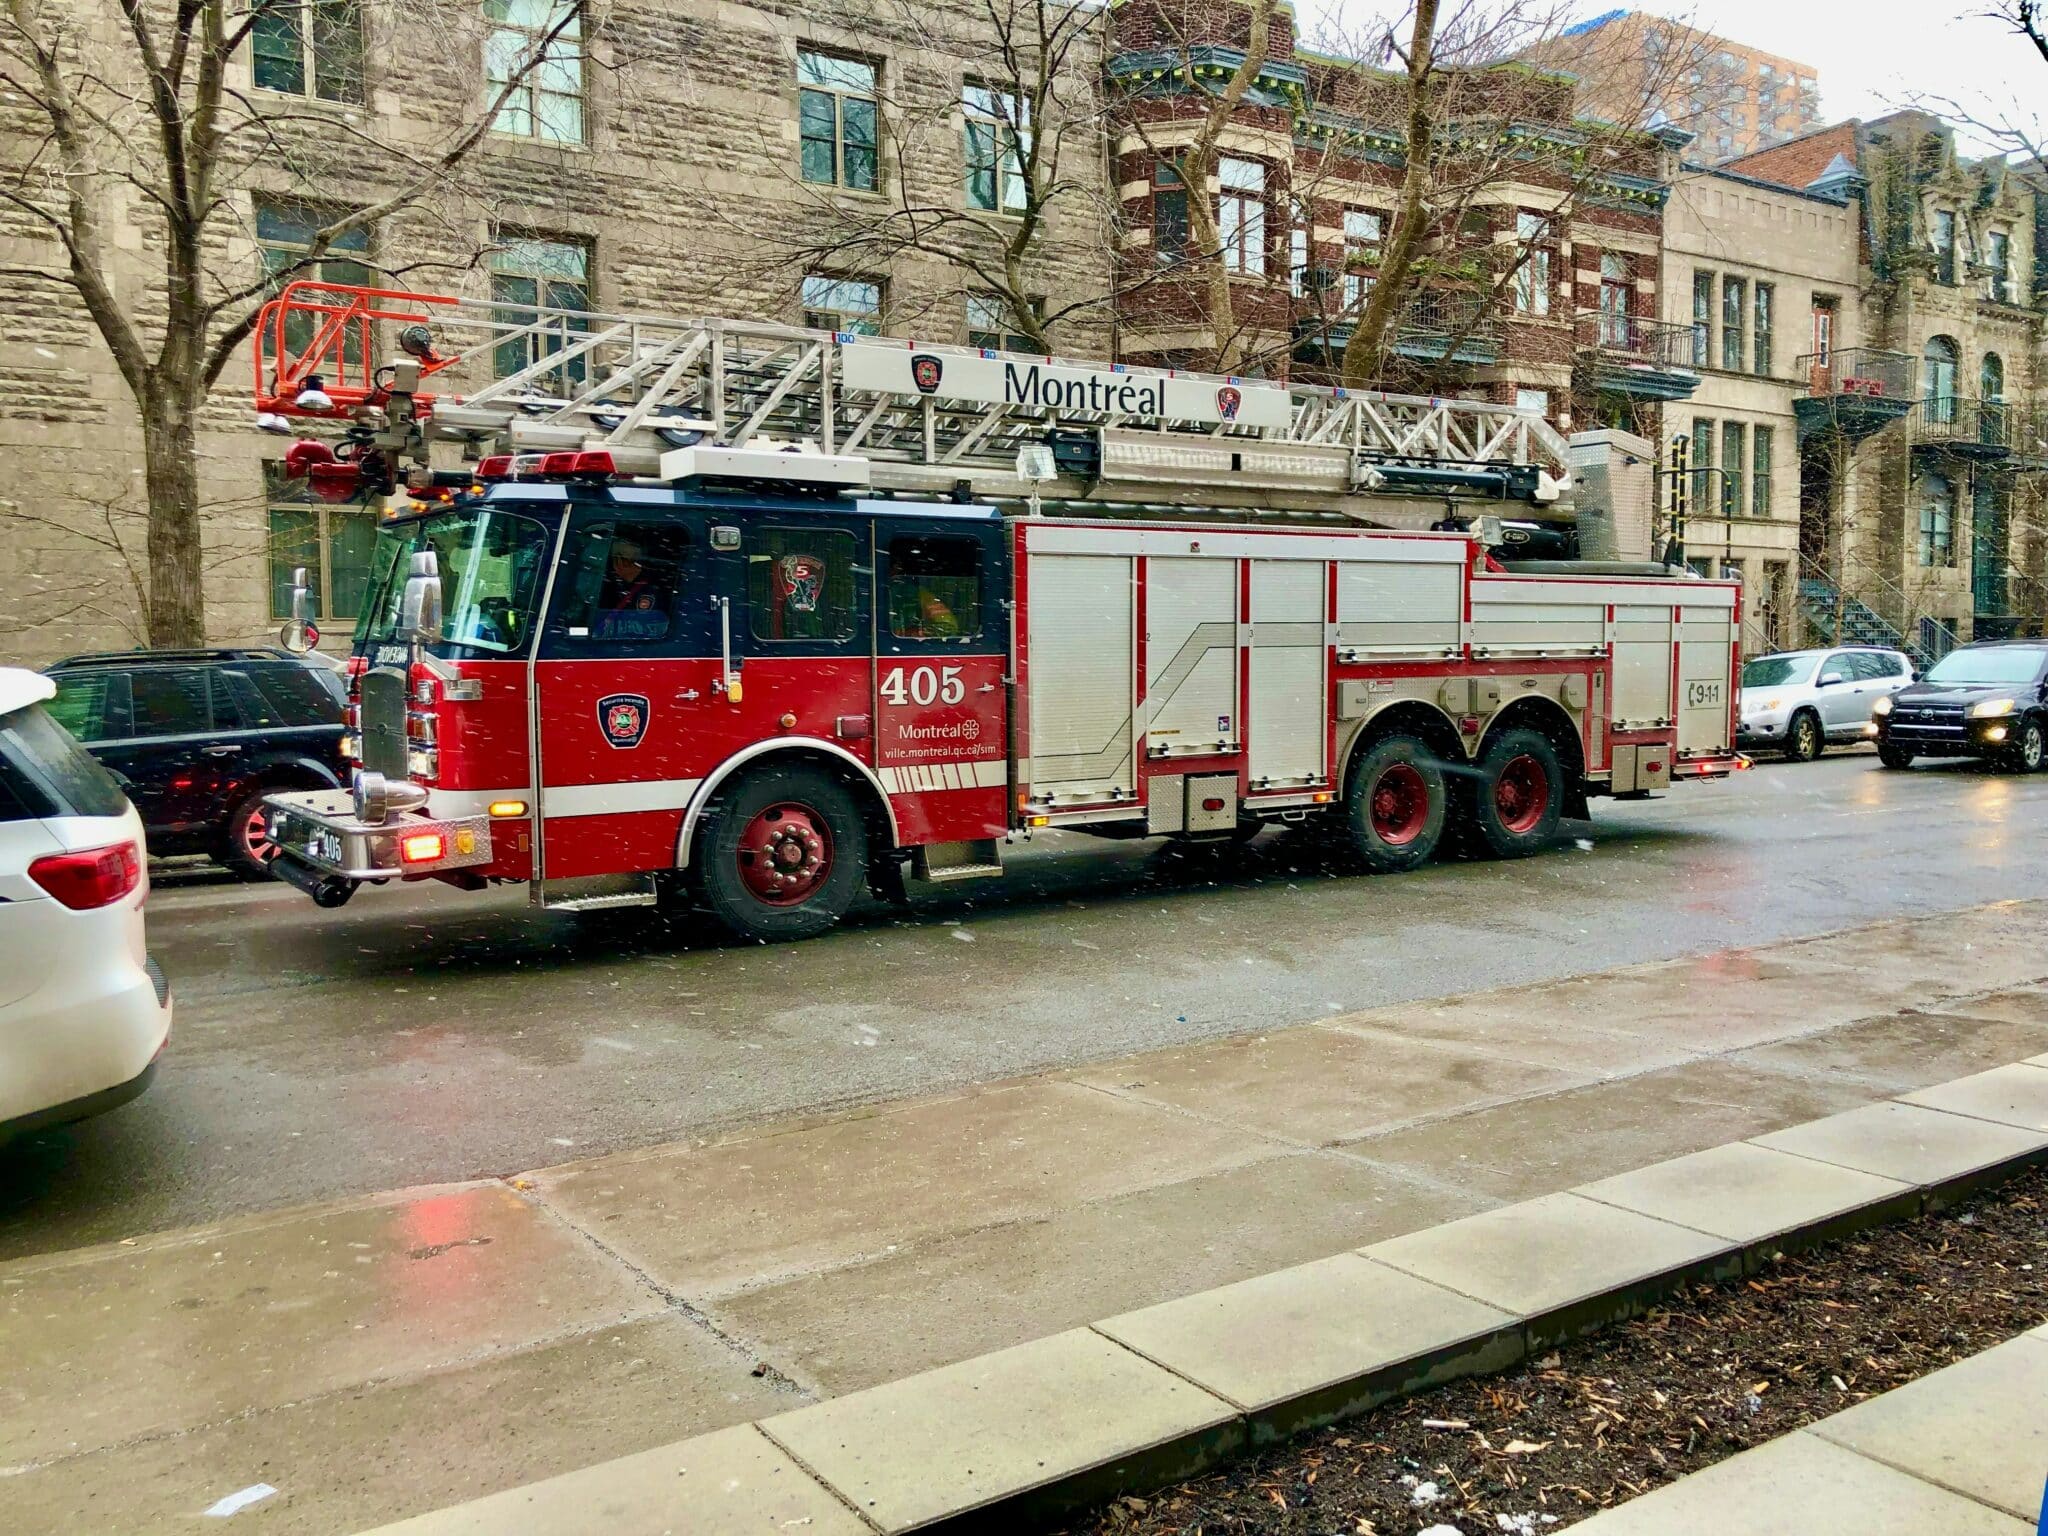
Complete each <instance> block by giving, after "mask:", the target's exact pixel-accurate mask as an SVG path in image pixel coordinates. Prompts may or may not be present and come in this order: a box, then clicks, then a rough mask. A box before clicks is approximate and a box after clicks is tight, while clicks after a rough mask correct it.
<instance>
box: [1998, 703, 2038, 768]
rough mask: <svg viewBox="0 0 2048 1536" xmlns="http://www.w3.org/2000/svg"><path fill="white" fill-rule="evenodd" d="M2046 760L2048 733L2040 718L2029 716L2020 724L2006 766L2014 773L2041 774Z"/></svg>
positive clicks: (2007, 756)
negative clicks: (2043, 728)
mask: <svg viewBox="0 0 2048 1536" xmlns="http://www.w3.org/2000/svg"><path fill="white" fill-rule="evenodd" d="M2044 760H2048V732H2044V731H2043V730H2042V727H2041V721H2040V718H2039V717H2038V716H2034V715H2029V716H2028V717H2027V718H2026V719H2024V720H2022V721H2021V722H2020V725H2019V734H2018V735H2017V736H2015V737H2014V738H2013V743H2012V750H2011V751H2010V752H2009V753H2007V755H2006V760H2005V761H2006V766H2007V767H2008V768H2010V769H2012V771H2013V772H2014V773H2039V772H2040V771H2041V767H2042V764H2043V762H2044Z"/></svg>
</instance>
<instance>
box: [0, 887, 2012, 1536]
mask: <svg viewBox="0 0 2048 1536" xmlns="http://www.w3.org/2000/svg"><path fill="white" fill-rule="evenodd" d="M2044 916H2048V912H2044V904H2034V903H2029V904H2010V903H2008V904H2002V905H1999V906H1994V907H1990V908H1981V909H1976V910H1973V911H1970V912H1966V913H1961V914H1954V915H1951V916H1948V917H1943V918H1938V919H1925V920H1915V921H1911V922H1903V923H1893V924H1885V925H1881V926H1878V927H1875V928H1867V929H1860V930H1854V931H1851V932H1849V933H1846V934H1839V935H1831V936H1826V937H1824V938H1821V939H1817V940H1808V941H1801V942H1798V943H1793V944H1787V945H1778V946H1772V947H1770V948H1767V949H1759V950H1748V951H1731V952H1724V953H1721V954H1716V955H1710V956H1705V957H1700V958H1697V959H1692V960H1686V961H1680V962H1673V963H1670V964H1664V965H1653V966H1642V967H1634V968H1630V969H1626V970H1621V971H1615V972H1609V973H1604V974H1602V975H1598V976H1593V977H1587V978H1581V979H1577V980H1573V981H1568V982H1559V983H1551V984H1547V985H1543V986H1536V987H1526V988H1515V989H1508V990H1504V991H1501V992H1497V993H1490V994H1478V995H1475V996H1471V997H1466V998H1459V999H1453V1000H1450V1001H1447V1002H1445V1003H1442V1004H1438V1005H1427V1004H1425V1005H1416V1006H1408V1007H1401V1008H1392V1009H1385V1010H1377V1011H1374V1012H1371V1013H1364V1014H1353V1015H1346V1016H1344V1017H1341V1018H1337V1019H1332V1020H1328V1021H1325V1022H1324V1023H1322V1024H1318V1025H1313V1026H1307V1027H1304V1028H1300V1029H1293V1030H1288V1031H1283V1032H1276V1033H1274V1034H1273V1035H1271V1036H1268V1037H1261V1038H1255V1039H1244V1040H1234V1041H1228V1042H1223V1043H1219V1044H1214V1045H1207V1046H1199V1047H1192V1048H1186V1049H1181V1050H1175V1051H1171V1052H1164V1053H1159V1054H1157V1055H1153V1056H1148V1057H1140V1058H1134V1059H1127V1060H1124V1061H1120V1062H1113V1063H1109V1064H1105V1065H1102V1066H1099V1067H1093V1068H1087V1069H1082V1070H1078V1071H1073V1072H1068V1073H1061V1074H1053V1075H1048V1076H1046V1077H1041V1078H1035V1079H1030V1080H1025V1081H1020V1082H1014V1083H1008V1084H1001V1085H994V1086H990V1087H987V1088H983V1089H979V1090H976V1091H973V1092H970V1093H967V1094H962V1095H956V1096H952V1097H948V1098H943V1099H935V1100H921V1101H912V1102H907V1103H901V1104H895V1105H889V1106H883V1107H879V1108H876V1109H873V1110H867V1111H860V1112H856V1113H852V1114H848V1115H844V1116H837V1117H832V1118H828V1119H823V1120H817V1121H812V1122H805V1123H800V1124H795V1125H784V1126H775V1127H769V1128H765V1129H762V1130H759V1131H755V1132H750V1133H747V1134H743V1135H739V1136H734V1137H730V1138H726V1139H723V1140H720V1141H717V1142H713V1143H710V1144H704V1145H686V1146H677V1147H668V1148H662V1149H658V1150H655V1151H650V1152H643V1153H637V1154H631V1155H627V1156H622V1157H616V1158H609V1159H605V1160H602V1161H599V1162H593V1163H586V1164H581V1165H570V1166H568V1167H565V1168H560V1169H555V1170H550V1171H546V1172H543V1173H538V1174H533V1175H528V1176H525V1177H523V1178H520V1179H516V1180H512V1181H509V1182H486V1183H479V1184H471V1185H463V1186H457V1187H451V1188H444V1189H436V1190H430V1191H406V1192H400V1193H396V1194H393V1195H391V1196H388V1197H384V1198H382V1199H379V1200H372V1201H354V1202H348V1203H345V1204H342V1205H338V1206H334V1207H327V1208H321V1209H317V1210H310V1211H294V1212H284V1213H278V1214H276V1215H273V1216H269V1217H266V1218H262V1219H258V1220H252V1221H241V1222H236V1223H231V1224H228V1225H224V1226H221V1227H217V1228H211V1229H205V1230H201V1231H197V1232H186V1233H175V1234H165V1235H162V1236H158V1237H146V1238H140V1239H138V1240H136V1241H134V1242H133V1243H132V1244H121V1245H110V1246H108V1247H104V1248H96V1249H89V1250H81V1251H79V1252H77V1253H72V1254H60V1255H53V1256H49V1257H46V1258H40V1259H33V1260H25V1261H19V1262H16V1263H13V1264H8V1265H4V1266H0V1360H4V1361H6V1362H7V1364H8V1367H9V1368H8V1370H7V1371H6V1372H5V1373H4V1374H0V1470H5V1471H9V1472H12V1473H13V1474H14V1475H13V1476H10V1477H8V1478H7V1480H6V1483H5V1487H6V1500H7V1507H8V1510H9V1516H10V1521H11V1522H12V1526H11V1528H18V1529H20V1530H23V1531H36V1530H77V1529H92V1530H96V1531H97V1530H109V1531H114V1530H131V1529H134V1530H140V1529H159V1528H162V1527H163V1526H165V1525H168V1524H172V1523H174V1522H176V1521H179V1520H181V1519H183V1518H187V1517H190V1516H191V1515H194V1514H197V1513H198V1512H200V1511H202V1510H204V1509H206V1508H207V1507H208V1506H210V1505H211V1504H213V1503H214V1501H216V1500H217V1499H220V1498H221V1497H223V1496H224V1495H229V1494H232V1493H234V1492H236V1491H237V1490H239V1489H242V1488H245V1487H248V1486H251V1485H255V1484H259V1483H261V1484H268V1485H271V1486H273V1487H275V1488H276V1489H277V1490H278V1492H276V1493H275V1494H273V1495H270V1496H268V1497H265V1498H263V1499H262V1500H261V1501H259V1502H257V1503H254V1504H252V1505H250V1506H249V1507H248V1508H246V1509H245V1510H244V1511H243V1513H241V1514H239V1515H237V1516H236V1517H235V1518H236V1519H237V1520H238V1521H240V1522H241V1523H242V1524H244V1525H255V1526H261V1527H264V1528H274V1529H278V1530H317V1531H326V1530H334V1529H338V1528H354V1527H360V1526H365V1525H371V1524H375V1523H377V1522H378V1521H380V1520H387V1519H391V1518H395V1517H398V1516H401V1515H405V1514H411V1513H416V1512H418V1511H420V1510H423V1509H428V1508H433V1507H436V1506H440V1505H445V1504H449V1503H453V1502H456V1501H459V1500H462V1499H466V1498H470V1497H474V1496H476V1495H478V1494H483V1493H487V1492H490V1491H492V1490H494V1489H499V1488H506V1487H510V1486H513V1485H517V1484H527V1483H531V1482H534V1481H536V1480H538V1479H542V1478H545V1477H548V1476H550V1475H552V1474H556V1473H560V1472H565V1471H569V1470H572V1469H575V1468H578V1467H583V1466H588V1465H591V1464H594V1463H597V1462H602V1461H608V1460H611V1459H612V1458H616V1457H619V1456H622V1455H626V1454H628V1453H631V1452H634V1451H638V1450H644V1449H649V1448H652V1447H657V1446H662V1445H666V1444H669V1443H671V1442H675V1441H679V1440H684V1439H687V1438H690V1437H692V1436H697V1435H702V1434H704V1433H705V1432H707V1431H713V1430H718V1429H721V1428H724V1427H726V1426H735V1425H742V1424H744V1423H745V1422H746V1421H748V1420H752V1419H757V1418H762V1417H767V1416H769V1415H772V1414H775V1413H777V1412H778V1411H781V1410H785V1409H789V1408H793V1407H797V1406H800V1405H801V1404H803V1403H805V1402H807V1401H811V1400H817V1399H823V1398H827V1397H832V1396H836V1395H838V1394H841V1393H845V1392H849V1391H852V1390H855V1389H858V1388H864V1387H869V1386H873V1385H875V1384H877V1383H880V1382H884V1381H889V1380H893V1379H895V1378H898V1377H902V1376H905V1375H908V1374H911V1373H913V1372H916V1371H919V1370H923V1369H928V1368H931V1367H935V1366H942V1365H946V1364H949V1363H951V1362H955V1361H961V1360H965V1359H967V1358H968V1357H971V1356H976V1355H980V1354H984V1353H986V1352H989V1351H992V1350H1001V1349H1004V1348H1006V1347H1009V1346H1013V1345H1018V1344H1020V1343H1023V1342H1025V1341H1030V1340H1039V1339H1043V1338H1045V1337H1046V1336H1048V1335H1055V1334H1058V1333H1060V1331H1061V1330H1063V1329H1069V1328H1076V1327H1079V1326H1081V1325H1085V1324H1088V1323H1091V1322H1093V1321H1094V1320H1095V1319H1098V1318H1103V1317H1109V1316H1113V1315H1116V1314H1119V1313H1126V1312H1137V1311H1139V1310H1141V1309H1144V1308H1147V1307H1151V1306H1154V1305H1155V1304H1158V1303H1162V1302H1166V1301H1170V1300H1172V1299H1174V1298H1176V1297H1180V1296H1184V1295H1188V1294H1191V1293H1194V1292H1198V1291H1203V1290H1206V1289H1209V1288H1211V1287H1215V1286H1219V1285H1226V1284H1230V1283H1232V1282H1236V1281H1243V1280H1247V1279H1249V1278H1251V1277H1254V1276H1259V1275H1264V1274H1266V1273H1267V1272H1269V1271H1274V1270H1280V1269H1284V1268H1287V1267H1289V1266H1293V1265H1299V1264H1303V1263H1305V1262H1308V1261H1311V1260H1320V1259H1322V1258H1324V1257H1325V1256H1326V1255H1328V1254H1330V1253H1333V1252H1336V1251H1338V1250H1340V1249H1346V1248H1358V1247H1365V1246H1368V1245H1371V1244H1375V1243H1379V1242H1382V1241H1384V1240H1386V1239H1391V1238H1395V1237H1398V1236H1400V1235H1402V1234H1405V1233H1410V1232H1414V1231H1417V1230H1418V1229H1421V1228H1425V1227H1433V1226H1436V1225H1438V1224H1439V1223H1442V1222H1444V1221H1445V1220H1447V1219H1450V1218H1453V1217H1457V1216H1461V1215H1466V1214H1471V1213H1476V1212H1479V1211H1483V1210H1488V1209H1491V1208H1494V1207H1497V1206H1501V1205H1503V1204H1506V1203H1509V1202H1515V1201H1521V1200H1526V1199H1529V1198H1531V1197H1535V1196H1541V1195H1547V1194H1550V1193H1552V1192H1555V1191H1559V1190H1563V1189H1567V1188H1570V1187H1572V1186H1575V1185H1579V1184H1583V1183H1587V1182H1589V1181H1593V1180H1598V1179H1603V1178H1607V1177H1610V1176H1612V1175H1616V1174H1620V1173H1623V1172H1625V1171H1627V1170H1631V1169H1635V1168H1639V1167H1641V1166H1643V1165H1645V1164H1649V1163H1654V1162H1657V1161H1659V1160H1661V1159H1665V1158H1670V1157H1675V1156H1681V1155H1683V1154H1686V1153H1691V1152H1697V1151H1700V1150H1701V1149H1703V1148H1708V1147H1714V1146H1718V1145H1719V1144H1721V1143H1724V1142H1730V1141H1735V1140H1739V1139H1742V1138H1745V1137H1754V1136H1763V1135H1767V1134H1768V1133H1770V1132H1773V1131H1777V1130H1781V1129H1783V1128H1785V1127H1788V1126H1791V1125H1794V1124H1797V1123H1800V1122H1805V1121H1810V1120H1814V1119H1818V1118H1821V1117H1824V1116H1828V1115H1832V1114H1835V1113H1836V1112H1839V1111H1844V1110H1851V1109H1857V1108H1860V1107H1862V1106H1866V1105H1870V1104H1873V1103H1875V1102H1876V1101H1878V1100H1882V1099H1885V1098H1888V1097H1890V1096H1892V1095H1896V1094H1900V1093H1903V1092H1908V1091H1910V1090H1913V1089H1915V1088H1918V1087H1921V1086H1923V1085H1925V1084H1929V1083H1934V1082H1943V1081H1946V1080H1949V1079H1953V1078H1958V1077H1962V1076H1965V1075H1967V1074H1969V1073H1972V1072H1974V1071H1977V1070H1979V1069H1981V1068H1984V1067H1987V1066H1994V1065H1998V1064H2002V1063H2005V1062H2010V1061H2014V1060H2018V1059H2020V1058H2023V1057H2027V1056H2031V1055H2035V1054H2037V1053H2041V1052H2044V1051H2048V991H2044V990H2043V989H2041V988H2040V987H2038V986H2034V985H2033V983H2035V982H2036V981H2037V980H2038V979H2039V978H2040V977H2042V976H2043V975H2048V958H2044V956H2043V952H2042V951H2041V948H2040V943H2039V934H2040V933H2041V932H2042V931H2043V919H2044ZM1907 1003H1911V1004H1913V1005H1915V1006H1913V1007H1910V1008H1909V1007H1905V1006H1903V1005H1905V1004H1907ZM52 1404H61V1405H63V1411H62V1412H61V1413H53V1412H52V1411H51V1405H52ZM735 1433H736V1434H737V1433H739V1432H738V1431H735ZM733 1444H734V1445H735V1447H736V1454H739V1453H743V1452H745V1451H746V1450H747V1444H748V1443H747V1442H744V1440H742V1441H737V1442H733ZM764 1475H771V1474H766V1473H764ZM791 1518H798V1516H792V1517H791Z"/></svg>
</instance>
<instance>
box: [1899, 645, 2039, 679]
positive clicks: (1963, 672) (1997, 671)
mask: <svg viewBox="0 0 2048 1536" xmlns="http://www.w3.org/2000/svg"><path fill="white" fill-rule="evenodd" d="M2041 662H2042V653H2041V652H2040V651H2035V650H2028V649H2024V648H2022V647H2019V646H2006V645H1987V646H1974V645H1970V646H1964V647H1963V648H1962V649H1961V650H1959V651H1950V652H1949V653H1948V654H1947V655H1946V656H1944V657H1942V658H1941V660H1939V661H1937V662H1936V663H1935V664H1934V665H1933V666H1931V667H1929V668H1928V669H1927V676H1926V678H1925V679H1924V681H1926V682H1930V683H1963V684H1968V683H2031V682H2033V681H2034V680H2035V679H2036V678H2037V677H2039V676H2040V674H2041Z"/></svg>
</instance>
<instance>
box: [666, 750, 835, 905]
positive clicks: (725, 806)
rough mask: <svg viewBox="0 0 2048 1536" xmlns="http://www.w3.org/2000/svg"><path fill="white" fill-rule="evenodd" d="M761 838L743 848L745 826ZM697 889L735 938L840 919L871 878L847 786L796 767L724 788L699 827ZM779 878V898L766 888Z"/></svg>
mask: <svg viewBox="0 0 2048 1536" xmlns="http://www.w3.org/2000/svg"><path fill="white" fill-rule="evenodd" d="M750 829H751V831H752V832H753V834H754V836H755V837H756V838H759V839H761V840H762V841H761V843H759V844H757V845H755V846H744V847H743V846H742V844H743V840H745V839H746V838H747V835H748V833H749V831H750ZM696 844H697V846H696V854H695V860H694V862H695V864H696V875H697V880H696V883H697V888H698V889H699V890H700V891H702V892H703V895H704V904H705V905H706V906H707V907H709V908H710V909H711V912H712V915H713V916H715V917H716V918H717V919H718V920H719V921H720V922H721V923H723V924H724V925H725V926H726V927H727V928H729V929H731V930H732V932H733V933H734V934H736V935H737V936H739V937H740V938H743V939H757V940H759V941H761V942H762V943H767V942H769V941H771V940H777V939H808V938H812V937H814V936H816V935H817V934H820V933H823V932H825V931H826V930H827V929H828V928H831V927H832V926H833V925H834V924H836V923H837V922H838V921H839V920H840V918H842V917H844V916H845V915H846V909H847V908H848V907H850V906H852V905H853V898H854V897H855V896H856V895H857V894H858V893H859V892H860V889H861V887H862V886H863V885H865V884H866V883H867V878H868V834H867V825H866V823H865V822H864V821H863V820H862V818H861V814H860V807H859V806H858V805H856V804H855V803H854V798H853V795H852V794H851V792H849V791H848V789H847V787H846V786H845V784H843V783H842V782H840V781H839V780H838V779H836V778H834V777H833V776H832V775H830V774H829V773H826V772H824V771H822V770H821V769H817V768H809V767H803V766H791V767H778V768H762V769H759V770H757V771H755V772H753V773H750V774H748V775H747V776H746V777H745V778H743V779H741V780H740V782H739V783H737V784H734V785H730V786H728V787H727V788H725V789H724V790H721V791H720V793H719V796H718V799H717V801H716V803H714V804H713V805H712V807H711V808H710V809H709V810H708V811H706V812H705V815H704V822H703V824H702V825H701V826H700V827H699V828H698V829H697V839H696ZM771 879H776V880H786V881H788V882H789V887H790V888H789V890H788V893H787V895H786V896H779V895H769V894H764V891H763V887H764V885H766V884H767V882H768V881H769V880H771Z"/></svg>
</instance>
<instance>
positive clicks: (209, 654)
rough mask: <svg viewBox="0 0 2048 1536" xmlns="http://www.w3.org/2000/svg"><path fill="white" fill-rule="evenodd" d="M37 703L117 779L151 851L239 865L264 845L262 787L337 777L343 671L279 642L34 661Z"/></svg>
mask: <svg viewBox="0 0 2048 1536" xmlns="http://www.w3.org/2000/svg"><path fill="white" fill-rule="evenodd" d="M44 670H45V672H46V674H47V675H48V676H49V677H50V679H51V680H52V681H53V682H55V683H56V685H57V696H56V697H55V698H54V699H52V700H51V701H50V702H49V704H48V705H47V706H46V707H47V708H48V710H49V712H50V713H51V714H52V715H54V716H55V717H56V718H57V719H58V720H59V721H60V722H61V723H62V724H63V725H64V726H65V727H66V728H67V729H68V730H69V731H70V732H71V734H72V735H74V736H76V737H77V738H78V739H79V740H80V741H82V742H84V743H85V746H86V749H87V750H88V751H90V752H91V753H92V755H93V756H94V757H96V758H98V759H99V760H100V761H101V762H102V763H104V764H105V765H106V766H107V767H109V768H111V769H113V770H114V772H115V773H117V774H119V775H120V776H121V777H122V778H123V779H125V780H126V781H127V783H126V786H125V787H126V788H127V791H128V798H129V799H131V800H133V801H134V802H135V809H136V810H137V811H138V812H139V813H140V814H141V816H142V821H143V825H144V826H145V827H147V828H148V829H149V851H150V852H151V853H153V854H165V853H205V854H211V855H212V856H213V857H215V858H217V859H219V860H220V861H221V862H222V863H224V864H226V865H227V866H228V867H229V868H231V869H233V870H235V871H237V872H238V873H241V874H245V875H260V874H263V873H265V871H266V866H267V865H268V864H269V862H270V859H271V855H272V853H273V851H274V850H273V849H272V848H271V845H270V839H269V837H268V835H267V833H266V831H265V828H264V817H263V797H264V796H265V795H267V794H271V793H274V792H275V791H277V790H281V789H324V788H330V787H333V786H336V785H339V784H341V783H342V782H344V780H345V779H346V776H347V773H348V767H347V764H346V762H345V760H344V759H343V757H342V755H341V735H342V716H341V710H342V696H343V692H344V687H343V681H342V675H341V673H340V672H339V671H338V670H337V669H336V668H335V666H334V664H333V663H332V662H329V661H327V660H326V659H325V658H322V657H302V656H294V655H293V654H292V653H291V652H289V651H282V650H260V649H257V650H220V651H127V652H122V653H119V654H108V655H98V656H71V657H67V658H66V659H65V660H63V661H60V662H58V663H57V664H56V665H54V666H51V667H47V668H45V669H44Z"/></svg>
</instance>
